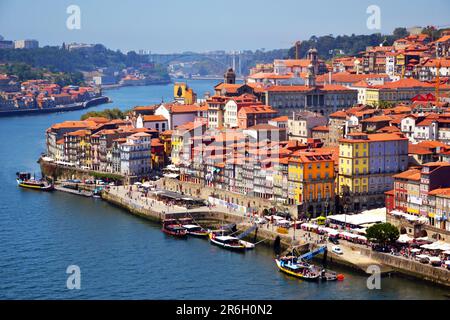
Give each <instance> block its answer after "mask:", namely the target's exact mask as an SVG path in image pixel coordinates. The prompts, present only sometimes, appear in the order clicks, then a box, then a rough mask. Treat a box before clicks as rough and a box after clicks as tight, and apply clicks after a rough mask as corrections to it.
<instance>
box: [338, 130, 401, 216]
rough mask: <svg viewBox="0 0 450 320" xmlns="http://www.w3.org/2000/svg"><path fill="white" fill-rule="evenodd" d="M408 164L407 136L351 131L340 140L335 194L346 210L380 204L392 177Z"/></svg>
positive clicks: (382, 202)
mask: <svg viewBox="0 0 450 320" xmlns="http://www.w3.org/2000/svg"><path fill="white" fill-rule="evenodd" d="M407 166H408V139H407V138H406V137H404V136H403V135H401V134H396V133H375V134H366V133H356V132H355V133H350V134H348V135H347V137H346V138H344V139H340V140H339V178H338V179H339V180H338V193H339V195H340V196H341V197H342V201H343V203H344V206H345V207H346V210H348V211H349V212H353V211H360V210H362V209H367V208H369V207H377V206H382V205H383V204H384V202H385V199H384V192H386V191H389V190H391V189H392V188H393V178H392V176H393V175H394V174H396V173H398V172H402V171H404V170H406V168H407Z"/></svg>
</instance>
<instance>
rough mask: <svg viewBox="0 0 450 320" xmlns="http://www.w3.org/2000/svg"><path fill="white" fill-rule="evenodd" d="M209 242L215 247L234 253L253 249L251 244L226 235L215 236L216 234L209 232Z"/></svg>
mask: <svg viewBox="0 0 450 320" xmlns="http://www.w3.org/2000/svg"><path fill="white" fill-rule="evenodd" d="M209 240H210V241H211V243H212V244H214V245H216V246H219V247H222V248H225V249H230V250H236V251H245V250H248V249H253V248H254V247H255V245H254V244H253V243H250V242H247V241H243V240H240V239H239V238H236V237H232V236H228V235H223V234H216V232H210V234H209Z"/></svg>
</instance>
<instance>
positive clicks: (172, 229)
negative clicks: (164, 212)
mask: <svg viewBox="0 0 450 320" xmlns="http://www.w3.org/2000/svg"><path fill="white" fill-rule="evenodd" d="M161 230H162V232H164V233H166V234H169V235H171V236H175V237H180V238H181V237H186V235H187V230H186V228H184V227H183V226H182V225H181V224H179V223H177V221H176V220H175V219H166V220H164V221H163V226H162V229H161Z"/></svg>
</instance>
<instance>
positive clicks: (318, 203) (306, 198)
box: [288, 149, 334, 217]
mask: <svg viewBox="0 0 450 320" xmlns="http://www.w3.org/2000/svg"><path fill="white" fill-rule="evenodd" d="M288 179H289V192H288V194H289V202H290V203H291V204H297V205H299V211H300V212H299V213H305V214H308V215H310V216H312V217H316V216H319V215H322V214H323V215H325V214H330V213H331V212H330V211H331V208H332V203H334V161H333V159H332V154H331V153H329V152H326V151H321V150H320V149H316V150H308V151H297V152H295V153H294V154H293V156H292V157H290V158H289V165H288Z"/></svg>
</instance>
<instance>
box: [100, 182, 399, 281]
mask: <svg viewBox="0 0 450 320" xmlns="http://www.w3.org/2000/svg"><path fill="white" fill-rule="evenodd" d="M102 198H103V199H104V200H106V201H108V202H110V203H112V204H114V205H117V206H120V207H122V208H124V209H126V210H128V211H129V212H130V213H132V214H134V215H137V216H140V217H142V218H145V219H148V220H151V221H154V222H158V223H159V222H161V221H162V220H164V219H166V218H177V217H184V216H191V217H193V218H194V219H195V220H196V221H197V222H198V223H200V224H204V225H208V226H212V225H217V226H218V225H219V224H220V223H222V222H226V223H230V222H233V223H236V224H237V228H238V230H239V231H244V230H246V229H248V228H250V227H251V226H252V225H253V224H254V219H255V217H252V216H249V215H245V214H242V213H239V212H236V211H234V210H230V209H229V208H227V207H223V206H220V205H215V206H202V207H197V208H192V209H187V208H186V207H183V206H178V205H175V204H169V203H164V202H162V201H158V200H157V199H156V197H155V196H154V195H153V194H152V193H148V194H147V196H145V194H144V193H143V192H141V191H139V189H138V187H137V186H113V187H109V188H108V190H104V191H103V193H102ZM249 237H250V238H251V237H252V236H251V235H250V236H249ZM277 238H279V241H280V244H281V246H282V248H284V249H287V248H289V247H293V246H296V247H302V248H303V249H306V250H309V249H313V248H316V247H319V246H324V245H326V246H327V248H328V255H327V258H328V260H329V261H331V262H334V263H338V264H340V265H345V266H347V267H351V268H353V269H356V270H360V271H362V272H367V268H368V266H370V265H378V266H379V267H380V269H381V272H382V273H387V272H391V271H392V269H391V268H388V267H386V266H385V265H383V264H380V263H379V262H377V261H376V260H375V259H373V258H371V257H368V256H366V255H362V254H361V251H360V250H359V247H358V246H357V245H355V244H351V243H347V242H346V241H341V244H340V247H341V248H342V249H343V252H344V254H342V255H337V254H335V253H333V252H332V250H331V249H332V246H333V245H332V244H330V243H328V242H327V240H326V237H325V236H323V235H318V234H315V233H312V232H308V231H304V230H301V229H294V228H289V229H288V230H287V233H282V232H280V229H278V227H277V226H275V225H274V224H272V223H270V222H269V223H266V224H264V225H260V226H259V227H258V229H257V231H256V232H255V236H254V238H253V239H254V240H255V241H258V242H261V243H263V244H265V245H269V246H270V245H273V244H274V242H275V241H276V239H277Z"/></svg>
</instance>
